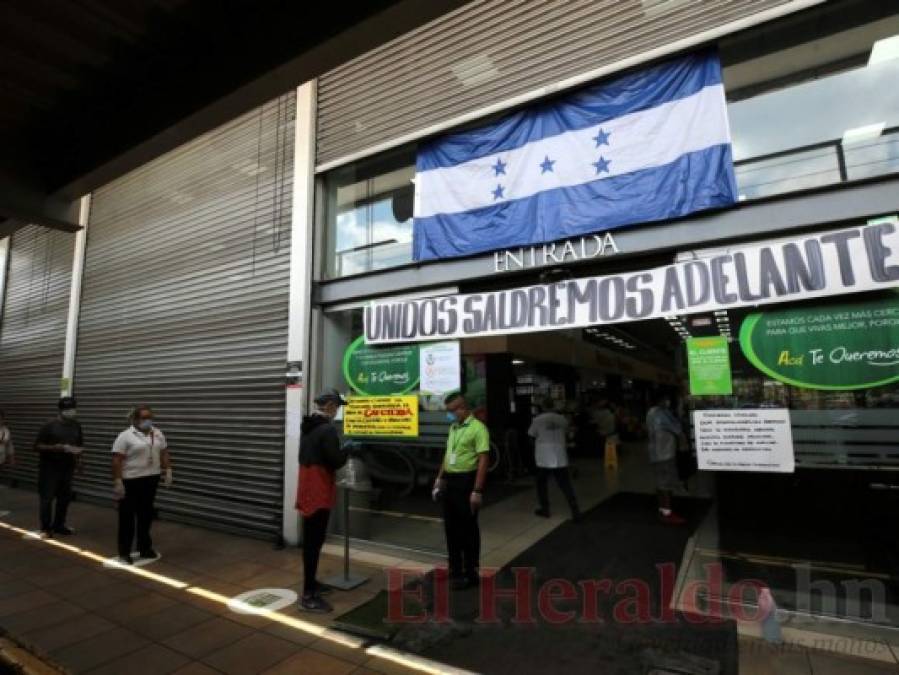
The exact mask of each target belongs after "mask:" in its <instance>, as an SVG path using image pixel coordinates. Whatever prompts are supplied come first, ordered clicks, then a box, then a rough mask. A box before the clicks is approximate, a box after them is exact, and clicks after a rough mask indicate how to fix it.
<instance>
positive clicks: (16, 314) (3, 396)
mask: <svg viewBox="0 0 899 675" xmlns="http://www.w3.org/2000/svg"><path fill="white" fill-rule="evenodd" d="M9 253H10V255H9V262H8V265H9V268H8V271H7V272H8V276H7V284H6V298H5V302H4V303H3V317H2V323H0V408H2V409H3V410H4V411H5V412H6V419H7V422H8V424H9V427H10V429H11V430H12V434H13V443H14V444H15V446H16V460H17V464H18V466H17V467H16V470H15V472H14V475H15V476H16V478H18V479H19V480H22V481H23V482H24V483H26V484H35V483H36V482H37V460H38V457H37V453H35V452H33V451H32V446H33V445H34V439H35V437H36V436H37V432H38V429H40V427H41V425H42V424H43V423H44V422H47V421H48V420H50V419H52V418H53V417H55V416H56V410H57V409H56V402H57V400H58V399H59V384H60V377H61V376H62V362H63V354H64V352H65V346H66V321H67V319H68V316H69V292H70V290H71V284H72V257H73V255H74V253H75V235H73V234H71V233H69V232H58V231H56V230H50V229H47V228H45V227H38V226H37V225H27V226H26V227H24V228H22V229H20V230H18V231H17V232H16V233H15V234H14V235H13V236H12V242H11V246H10V252H9Z"/></svg>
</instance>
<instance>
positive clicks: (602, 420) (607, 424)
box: [590, 396, 617, 457]
mask: <svg viewBox="0 0 899 675" xmlns="http://www.w3.org/2000/svg"><path fill="white" fill-rule="evenodd" d="M590 420H591V421H592V422H593V426H594V427H596V433H597V435H598V439H599V454H600V457H602V456H603V455H604V454H605V451H606V441H607V440H609V438H611V437H612V436H614V435H615V431H616V429H617V426H616V422H615V413H613V412H612V409H611V406H610V405H609V399H607V398H606V397H605V396H600V397H599V398H598V399H596V401H594V403H593V410H592V411H591V412H590Z"/></svg>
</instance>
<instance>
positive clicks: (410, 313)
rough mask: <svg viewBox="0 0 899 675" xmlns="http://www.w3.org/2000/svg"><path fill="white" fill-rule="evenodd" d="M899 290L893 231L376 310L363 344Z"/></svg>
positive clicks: (860, 231) (388, 303)
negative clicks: (895, 288)
mask: <svg viewBox="0 0 899 675" xmlns="http://www.w3.org/2000/svg"><path fill="white" fill-rule="evenodd" d="M896 286H899V231H897V226H896V223H894V222H887V223H877V224H871V225H867V226H863V227H854V228H849V229H843V230H833V231H830V232H824V233H821V234H815V235H808V236H804V237H796V238H795V239H792V240H786V241H784V240H778V241H772V242H764V243H761V244H754V245H750V246H745V247H741V248H735V249H733V250H732V251H731V252H728V253H722V254H720V255H716V256H713V257H711V258H702V259H699V260H689V261H686V262H682V263H676V264H673V265H667V266H665V267H657V268H655V269H650V270H642V271H636V272H625V273H621V274H613V275H608V276H602V277H587V278H583V279H571V280H566V281H561V282H556V283H546V284H537V285H534V286H527V287H524V288H516V289H507V290H501V291H492V292H487V293H469V294H465V295H449V296H446V297H441V298H425V299H420V300H383V301H377V300H376V301H374V302H372V303H371V304H369V305H368V306H367V307H366V308H365V312H364V318H365V341H366V343H368V344H389V343H399V342H418V341H424V340H443V339H449V338H463V337H472V336H480V335H504V334H511V333H529V332H534V331H542V330H554V329H562V328H579V327H586V326H595V325H598V324H600V325H601V324H610V323H622V322H626V321H637V320H640V319H653V318H659V317H664V316H672V315H677V314H694V313H699V312H710V311H713V310H720V309H729V308H736V307H749V306H754V305H767V304H771V303H779V302H789V301H796V300H807V299H810V298H823V297H828V296H834V295H844V294H848V293H859V292H862V291H872V290H878V289H887V288H893V287H896Z"/></svg>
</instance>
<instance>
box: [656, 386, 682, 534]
mask: <svg viewBox="0 0 899 675" xmlns="http://www.w3.org/2000/svg"><path fill="white" fill-rule="evenodd" d="M653 403H654V405H653V406H652V407H651V408H650V409H649V412H647V413H646V431H647V433H648V434H649V443H648V445H647V449H648V450H649V461H650V463H651V464H652V469H653V473H654V475H655V483H656V493H657V494H658V499H659V519H660V520H661V521H662V522H663V523H665V524H666V525H683V524H684V523H685V522H686V521H685V520H684V519H683V518H682V517H681V516H679V515H677V514H676V513H674V511H673V510H672V508H671V494H672V492H673V491H674V489H675V488H676V487H677V483H678V478H677V459H676V457H677V446H678V443H679V442H680V441H681V440H685V436H684V430H683V428H682V427H681V423H680V421H678V419H677V418H676V417H675V416H674V413H672V412H671V398H670V396H668V394H666V393H664V392H659V393H658V394H656V396H655V397H654V399H653Z"/></svg>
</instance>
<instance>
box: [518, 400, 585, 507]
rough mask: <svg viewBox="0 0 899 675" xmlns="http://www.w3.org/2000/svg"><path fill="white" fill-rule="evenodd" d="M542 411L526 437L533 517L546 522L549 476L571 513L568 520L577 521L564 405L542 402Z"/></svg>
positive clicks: (532, 423)
mask: <svg viewBox="0 0 899 675" xmlns="http://www.w3.org/2000/svg"><path fill="white" fill-rule="evenodd" d="M542 408H543V411H542V412H541V413H540V414H539V415H537V416H536V417H535V418H534V419H533V421H532V422H531V426H530V428H529V429H528V436H530V437H531V438H533V439H534V460H535V462H536V464H537V502H538V504H539V508H538V509H537V510H536V511H534V513H535V514H536V515H538V516H541V517H543V518H549V516H550V512H549V492H548V490H547V487H548V483H549V477H550V476H553V478H555V480H556V484H557V485H558V486H559V489H560V490H562V494H564V495H565V499H566V500H568V507H569V508H570V509H571V519H572V520H573V521H575V522H578V521H580V519H581V511H580V508H579V507H578V504H577V497H575V494H574V488H573V487H572V485H571V475H570V473H569V470H568V451H567V448H566V446H567V438H568V420H567V419H566V418H565V416H564V415H563V414H562V412H563V411H564V409H565V403H564V402H562V401H558V402H554V401H552V400H551V399H550V400H547V401H545V402H544V404H543V406H542Z"/></svg>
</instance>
